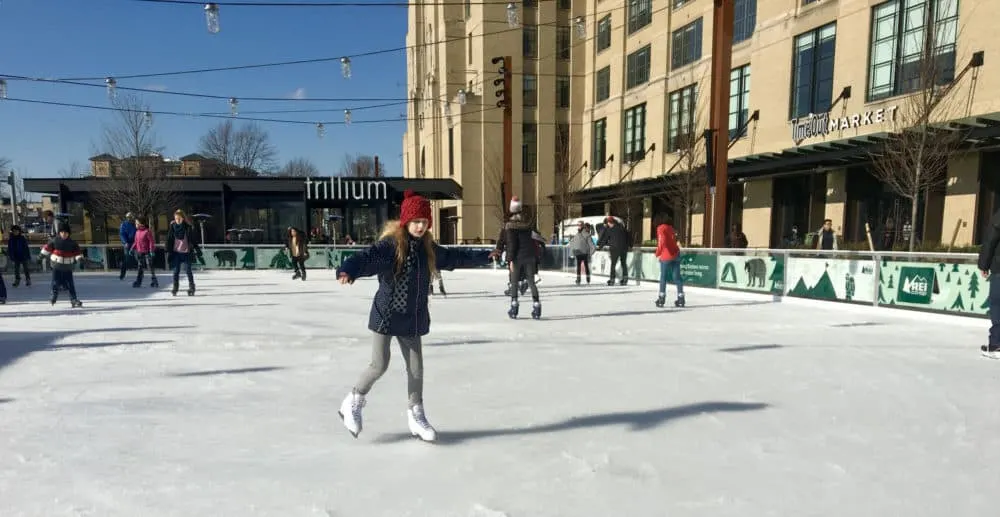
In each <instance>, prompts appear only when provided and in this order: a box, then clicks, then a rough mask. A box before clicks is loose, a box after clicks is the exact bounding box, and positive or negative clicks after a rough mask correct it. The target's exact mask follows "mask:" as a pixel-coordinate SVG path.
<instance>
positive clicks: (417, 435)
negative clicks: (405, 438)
mask: <svg viewBox="0 0 1000 517" xmlns="http://www.w3.org/2000/svg"><path fill="white" fill-rule="evenodd" d="M410 436H411V437H412V438H415V439H416V440H417V441H419V442H424V443H435V442H437V437H435V438H434V439H431V440H425V439H424V437H423V436H420V433H414V432H413V431H410Z"/></svg>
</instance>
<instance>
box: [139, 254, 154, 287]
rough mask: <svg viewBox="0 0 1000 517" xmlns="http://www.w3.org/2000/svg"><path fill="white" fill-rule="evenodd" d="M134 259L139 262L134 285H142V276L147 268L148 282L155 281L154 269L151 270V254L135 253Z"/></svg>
mask: <svg viewBox="0 0 1000 517" xmlns="http://www.w3.org/2000/svg"><path fill="white" fill-rule="evenodd" d="M135 260H136V262H138V263H139V272H138V273H136V275H135V285H142V277H143V274H144V273H145V272H146V270H147V269H148V270H149V281H150V283H156V271H155V270H153V254H152V253H137V254H136V256H135Z"/></svg>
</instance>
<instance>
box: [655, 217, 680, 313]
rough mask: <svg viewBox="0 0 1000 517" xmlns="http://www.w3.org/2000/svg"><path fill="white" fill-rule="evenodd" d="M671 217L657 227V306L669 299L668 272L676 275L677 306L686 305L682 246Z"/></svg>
mask: <svg viewBox="0 0 1000 517" xmlns="http://www.w3.org/2000/svg"><path fill="white" fill-rule="evenodd" d="M671 223H673V221H672V220H671V219H670V217H665V218H664V219H663V222H662V223H661V224H660V225H659V226H657V227H656V258H657V259H659V261H660V294H659V296H657V297H656V306H657V307H663V305H664V304H665V303H666V299H667V273H670V274H672V275H673V277H674V281H675V282H676V283H677V300H675V301H674V306H675V307H683V306H684V279H683V278H681V248H680V246H678V245H677V234H676V233H675V232H674V227H673V226H672V225H671Z"/></svg>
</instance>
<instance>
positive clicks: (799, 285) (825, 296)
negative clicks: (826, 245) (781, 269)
mask: <svg viewBox="0 0 1000 517" xmlns="http://www.w3.org/2000/svg"><path fill="white" fill-rule="evenodd" d="M788 294H790V295H792V296H798V297H800V298H819V299H822V300H836V299H837V290H836V289H835V288H834V287H833V281H832V280H831V279H830V273H829V271H824V272H823V275H822V276H820V277H819V280H818V281H817V282H816V285H814V286H812V287H807V286H806V282H805V280H804V279H803V278H802V277H799V281H798V282H796V284H795V287H793V288H792V290H791V291H789V293H788Z"/></svg>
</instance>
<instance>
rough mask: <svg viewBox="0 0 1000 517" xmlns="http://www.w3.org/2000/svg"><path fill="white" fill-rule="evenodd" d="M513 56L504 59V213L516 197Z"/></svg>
mask: <svg viewBox="0 0 1000 517" xmlns="http://www.w3.org/2000/svg"><path fill="white" fill-rule="evenodd" d="M511 61H512V59H511V56H504V58H503V87H504V90H506V96H507V102H506V103H505V104H504V107H503V203H504V204H503V207H502V208H503V211H504V213H507V211H508V208H509V207H510V198H511V197H512V196H513V195H514V193H513V192H514V109H513V104H514V101H513V99H511V96H512V94H513V92H514V89H513V87H512V86H513V84H512V83H513V81H512V76H513V74H511V70H510V65H511Z"/></svg>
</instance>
